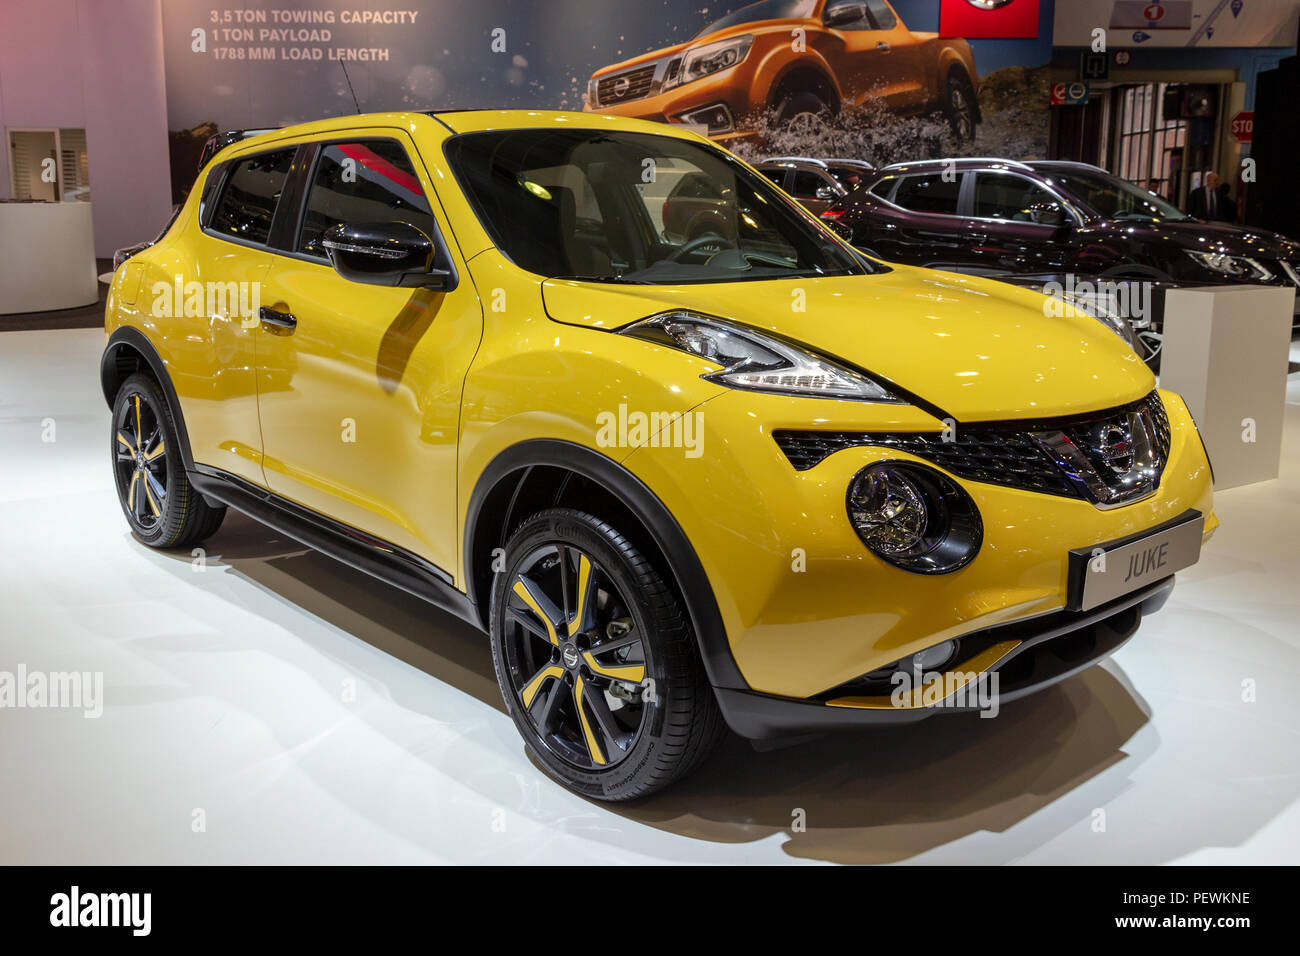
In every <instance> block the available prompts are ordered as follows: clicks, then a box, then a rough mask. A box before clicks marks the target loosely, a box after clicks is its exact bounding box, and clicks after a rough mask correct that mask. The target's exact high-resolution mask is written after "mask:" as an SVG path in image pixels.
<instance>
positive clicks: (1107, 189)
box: [1039, 167, 1191, 222]
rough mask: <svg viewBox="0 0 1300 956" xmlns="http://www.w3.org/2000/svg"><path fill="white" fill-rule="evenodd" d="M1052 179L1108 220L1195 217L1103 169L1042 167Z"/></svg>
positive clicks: (1068, 193) (1058, 185) (1040, 170)
mask: <svg viewBox="0 0 1300 956" xmlns="http://www.w3.org/2000/svg"><path fill="white" fill-rule="evenodd" d="M1039 172H1041V173H1043V174H1044V175H1045V176H1046V178H1047V180H1048V182H1051V183H1055V184H1056V186H1057V187H1058V188H1059V189H1062V190H1064V191H1065V193H1066V195H1067V196H1073V197H1074V198H1075V199H1076V200H1077V201H1078V202H1080V203H1082V204H1083V205H1085V206H1087V207H1089V208H1090V209H1092V210H1093V211H1095V212H1096V213H1098V214H1099V215H1100V216H1101V217H1102V218H1104V219H1115V220H1119V221H1120V222H1123V221H1125V220H1129V221H1133V220H1137V221H1141V222H1178V221H1180V220H1183V219H1190V218H1191V216H1189V215H1187V213H1185V212H1183V211H1182V210H1181V209H1179V208H1178V207H1176V206H1172V205H1170V204H1169V203H1167V202H1165V201H1164V200H1163V199H1161V198H1160V197H1159V196H1156V195H1153V194H1152V193H1149V192H1147V191H1146V190H1145V189H1140V188H1139V187H1137V186H1134V185H1133V184H1132V183H1129V182H1126V181H1124V180H1123V179H1120V178H1119V177H1118V176H1112V175H1110V174H1109V173H1104V172H1102V171H1101V170H1096V171H1093V170H1077V171H1076V170H1073V169H1071V170H1060V169H1049V168H1042V167H1040V168H1039Z"/></svg>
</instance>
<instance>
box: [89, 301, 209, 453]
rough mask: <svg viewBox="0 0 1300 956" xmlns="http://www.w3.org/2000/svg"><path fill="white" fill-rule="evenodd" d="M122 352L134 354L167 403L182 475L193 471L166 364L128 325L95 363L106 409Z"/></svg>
mask: <svg viewBox="0 0 1300 956" xmlns="http://www.w3.org/2000/svg"><path fill="white" fill-rule="evenodd" d="M124 349H129V350H130V351H133V352H135V353H136V354H138V355H139V356H140V358H141V360H143V362H144V363H145V365H147V366H148V367H149V370H150V371H151V372H152V373H153V377H154V378H155V379H156V380H157V382H158V387H159V388H161V389H162V392H163V396H164V397H165V398H166V399H167V405H168V407H169V410H170V411H171V414H172V422H173V423H174V424H175V426H176V435H177V437H178V438H180V446H181V447H180V455H181V463H182V464H183V465H184V466H185V470H186V471H193V469H194V457H193V455H192V454H191V453H190V434H189V432H188V431H187V430H186V428H185V416H184V415H183V414H181V402H180V398H179V397H178V396H177V394H176V389H175V387H174V386H173V385H172V379H171V376H170V375H169V374H168V373H167V363H166V362H164V361H163V359H162V356H161V355H159V354H158V350H157V349H156V348H154V345H153V343H152V342H150V341H149V338H148V336H146V335H145V334H144V333H143V332H141V331H140V330H139V329H136V328H132V327H131V326H129V325H128V326H122V327H121V328H119V329H117V330H116V331H114V332H113V334H112V335H110V336H109V337H108V344H107V345H106V346H105V347H104V354H103V355H102V356H101V357H100V360H99V384H100V387H101V388H102V389H103V391H104V401H105V402H107V403H108V407H109V408H110V409H111V408H112V407H113V400H114V399H115V398H117V389H115V388H112V383H113V382H114V381H115V380H116V379H117V378H118V375H119V373H120V370H119V369H118V367H117V360H118V356H119V355H120V354H121V352H122V351H123V350H124Z"/></svg>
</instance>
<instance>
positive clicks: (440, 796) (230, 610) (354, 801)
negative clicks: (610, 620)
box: [0, 331, 1300, 864]
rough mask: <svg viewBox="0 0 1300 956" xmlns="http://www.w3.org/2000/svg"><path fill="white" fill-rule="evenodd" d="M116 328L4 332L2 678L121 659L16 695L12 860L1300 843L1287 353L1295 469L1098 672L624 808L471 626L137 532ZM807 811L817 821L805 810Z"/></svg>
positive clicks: (291, 565)
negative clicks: (537, 761) (86, 682)
mask: <svg viewBox="0 0 1300 956" xmlns="http://www.w3.org/2000/svg"><path fill="white" fill-rule="evenodd" d="M102 344H103V335H102V333H101V332H99V331H57V332H7V333H3V334H0V462H2V463H3V468H2V469H0V671H9V672H16V671H17V669H18V667H19V665H25V666H26V668H27V670H28V671H29V672H30V671H46V672H52V671H73V670H75V671H102V672H103V674H104V698H105V702H104V711H103V715H102V716H101V717H99V718H98V719H88V718H86V717H84V716H83V715H82V714H81V712H80V711H73V710H59V709H43V710H42V709H0V773H2V774H3V777H4V783H3V798H0V807H2V808H3V812H0V863H4V864H11V863H61V864H92V863H101V864H108V863H256V862H277V863H292V862H328V863H344V862H376V863H380V862H390V863H411V862H417V863H418V862H441V861H451V862H492V863H505V862H562V863H620V862H651V863H654V862H710V863H739V862H756V863H782V862H787V863H788V862H868V861H874V862H905V863H1053V864H1067V863H1189V862H1192V863H1241V862H1250V863H1265V862H1270V863H1284V862H1285V863H1291V862H1294V860H1295V858H1296V856H1297V852H1298V851H1300V807H1298V806H1297V797H1298V796H1300V627H1297V621H1300V373H1295V374H1293V375H1292V376H1291V379H1292V381H1291V385H1290V389H1289V401H1290V404H1289V406H1288V409H1287V430H1288V431H1287V445H1286V448H1285V453H1284V464H1283V471H1284V477H1283V478H1281V479H1279V480H1277V481H1273V482H1268V483H1265V484H1261V485H1256V486H1252V487H1247V488H1240V489H1236V490H1233V491H1228V492H1224V493H1223V494H1222V495H1221V496H1220V497H1219V498H1218V509H1219V515H1220V517H1221V518H1222V521H1223V527H1222V529H1221V530H1220V531H1219V532H1218V534H1217V535H1216V536H1215V537H1214V538H1213V540H1212V541H1211V542H1210V544H1209V545H1208V546H1207V550H1206V552H1205V554H1204V556H1203V559H1202V561H1201V563H1200V564H1199V565H1198V566H1197V567H1196V568H1194V569H1192V570H1191V571H1189V572H1187V573H1184V574H1182V575H1180V576H1179V577H1180V581H1179V585H1178V587H1177V588H1176V590H1175V592H1174V596H1173V598H1172V599H1171V601H1170V602H1169V604H1168V605H1167V606H1166V608H1165V609H1164V610H1163V611H1161V612H1160V613H1159V614H1157V615H1154V616H1153V617H1151V618H1149V619H1148V620H1147V621H1146V622H1145V623H1144V625H1143V627H1142V629H1141V630H1140V631H1139V632H1138V635H1137V636H1136V637H1135V638H1134V640H1133V641H1132V642H1131V643H1130V644H1129V645H1128V646H1127V647H1125V648H1124V649H1123V650H1122V651H1120V652H1119V654H1118V655H1116V657H1115V658H1114V659H1112V660H1110V661H1108V662H1106V663H1105V664H1104V665H1103V666H1101V667H1099V668H1094V669H1092V670H1091V671H1089V672H1087V673H1086V674H1085V675H1083V676H1080V677H1076V678H1074V679H1072V680H1070V681H1067V682H1066V683H1064V684H1062V685H1060V686H1058V687H1056V688H1053V689H1050V690H1048V691H1045V692H1043V693H1042V694H1039V695H1037V696H1035V697H1031V698H1029V699H1027V700H1025V701H1022V702H1019V703H1017V704H1011V705H1008V706H1007V707H1006V708H1005V709H1004V710H1003V712H1002V714H1001V716H1000V717H999V718H998V719H995V720H980V719H978V718H975V717H954V716H944V715H940V716H938V717H936V718H934V719H931V720H929V721H925V722H923V723H921V724H919V725H916V726H913V727H903V728H895V729H885V730H879V731H872V732H869V733H865V734H860V735H855V736H843V737H829V738H823V739H822V740H819V741H817V742H815V743H811V744H807V745H804V746H801V747H796V748H790V749H785V750H781V751H776V752H772V753H762V754H760V753H756V752H754V751H753V750H751V749H750V747H749V746H748V744H746V743H744V742H743V741H740V740H738V739H736V738H731V739H729V740H728V741H727V742H726V743H724V744H723V746H722V747H721V749H720V750H719V751H718V753H717V754H716V755H715V757H714V759H713V761H712V763H710V764H709V765H708V766H706V767H705V769H704V770H703V771H702V772H700V773H699V774H697V775H696V776H694V777H692V778H691V779H690V780H688V781H686V782H684V783H683V784H682V785H679V786H678V787H677V788H676V789H675V790H672V791H670V792H668V793H667V794H665V795H663V796H661V797H659V798H656V799H654V800H652V801H649V802H645V803H642V804H639V805H634V806H624V807H615V808H609V807H606V806H602V805H599V804H595V803H591V802H588V801H586V800H583V799H580V798H578V797H576V796H573V795H571V794H569V793H568V792H567V791H565V790H563V789H561V788H560V787H559V786H558V785H556V784H554V783H552V782H551V781H550V780H549V779H548V778H546V777H545V776H544V775H543V774H542V773H541V771H539V770H538V769H536V768H535V767H534V766H533V765H532V764H531V763H530V761H529V759H528V758H527V756H526V754H525V751H524V747H523V744H522V742H521V741H520V739H519V738H518V737H517V735H516V733H515V729H514V726H513V724H512V723H511V721H510V719H509V718H508V717H507V716H506V714H505V713H504V711H503V709H502V704H501V702H500V700H499V697H498V693H497V688H496V684H495V681H494V680H493V676H492V665H491V659H490V655H489V651H488V647H487V644H486V640H485V639H484V638H482V637H481V636H480V635H478V634H477V633H476V632H474V631H473V630H472V629H471V628H469V627H468V626H467V625H463V624H460V623H458V622H457V621H455V620H454V619H452V618H450V617H448V616H446V615H444V614H442V613H441V612H439V611H437V610H436V609H434V608H432V607H430V606H427V605H425V604H423V603H422V602H420V601H419V600H417V599H415V598H413V597H409V596H407V595H406V594H404V593H403V592H400V591H398V590H396V589H393V588H390V587H388V586H386V585H383V584H380V583H378V582H376V581H374V580H372V579H370V578H368V577H366V576H364V575H362V574H361V573H359V572H356V571H352V570H351V569H349V568H347V567H344V566H343V565H341V564H337V563H335V562H334V561H332V560H330V559H328V558H325V557H322V556H320V555H317V554H314V553H311V552H306V551H304V550H303V549H302V548H301V547H299V546H297V545H295V544H293V543H291V542H288V541H285V540H283V539H281V538H279V537H278V536H277V535H275V534H274V533H272V532H270V531H268V530H265V529H263V528H262V527H261V526H259V525H256V524H254V523H253V522H251V521H249V520H247V519H245V518H242V517H240V516H238V515H235V514H234V513H233V512H232V513H231V515H230V516H229V517H228V518H227V521H226V524H225V526H224V527H223V528H222V530H221V531H220V532H218V534H217V535H216V536H215V537H214V538H213V539H212V540H211V541H210V542H209V543H208V548H209V567H208V568H207V570H206V571H204V572H202V573H198V572H196V571H194V570H193V568H192V565H191V561H190V559H189V556H188V555H184V554H165V553H159V552H156V551H151V550H150V549H148V548H146V547H144V546H142V545H140V544H138V543H137V542H136V541H135V540H134V539H133V538H132V537H131V536H130V535H129V534H128V533H127V528H126V524H125V521H124V519H123V518H122V515H121V513H120V512H119V510H118V505H117V502H116V500H115V497H114V492H113V487H112V480H111V475H110V471H109V438H108V433H107V426H108V411H107V409H106V408H105V405H104V402H103V399H102V398H101V395H100V389H99V383H98V376H97V369H98V360H99V353H100V349H101V347H102ZM1298 351H1300V349H1297V348H1296V347H1295V346H1293V361H1294V360H1297V359H1300V356H1298V355H1297V354H1296V352H1298ZM47 419H48V420H52V421H53V423H54V427H55V429H56V431H55V436H54V437H55V441H53V442H45V441H42V433H43V430H45V428H46V425H47V422H46V420H47ZM1247 679H1250V680H1253V681H1255V683H1256V686H1257V689H1258V690H1257V700H1256V702H1253V703H1245V702H1243V701H1242V691H1241V687H1242V682H1243V680H1247ZM349 686H351V687H354V688H355V701H354V702H348V701H347V700H345V696H347V695H346V693H345V692H346V689H347V688H348V687H349ZM796 810H802V811H804V812H805V813H806V819H807V829H806V832H791V822H792V819H793V816H792V815H793V814H794V813H795V812H796ZM196 811H202V815H203V819H204V821H205V824H206V826H205V827H203V828H201V829H202V832H195V826H194V823H193V821H194V820H195V814H196ZM1098 811H1104V822H1105V829H1104V832H1097V829H1096V821H1097V820H1099V819H1100V818H1101V816H1100V814H1099V812H1098Z"/></svg>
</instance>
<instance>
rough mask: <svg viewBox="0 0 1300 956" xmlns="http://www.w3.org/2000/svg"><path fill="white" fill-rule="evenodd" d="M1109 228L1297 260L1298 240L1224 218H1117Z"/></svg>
mask: <svg viewBox="0 0 1300 956" xmlns="http://www.w3.org/2000/svg"><path fill="white" fill-rule="evenodd" d="M1110 225H1111V227H1112V228H1115V229H1118V230H1121V231H1123V232H1126V233H1128V234H1130V235H1131V236H1133V237H1134V238H1137V239H1142V240H1144V241H1159V240H1164V241H1166V242H1172V243H1174V244H1175V245H1177V246H1180V247H1182V248H1184V249H1193V250H1196V251H1198V252H1222V253H1226V254H1228V255H1233V256H1262V257H1264V258H1265V259H1297V260H1300V243H1298V242H1295V241H1294V240H1292V239H1288V238H1287V237H1286V236H1283V235H1281V234H1280V233H1276V232H1270V231H1269V230H1267V229H1256V228H1255V227H1254V226H1234V225H1233V224H1231V223H1225V222H1202V221H1201V220H1199V219H1193V220H1189V221H1187V222H1159V223H1151V222H1119V221H1112V222H1111V223H1110Z"/></svg>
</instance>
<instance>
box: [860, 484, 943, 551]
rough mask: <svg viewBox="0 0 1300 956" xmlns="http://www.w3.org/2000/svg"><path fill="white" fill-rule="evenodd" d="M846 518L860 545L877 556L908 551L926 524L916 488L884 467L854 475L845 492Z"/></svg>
mask: <svg viewBox="0 0 1300 956" xmlns="http://www.w3.org/2000/svg"><path fill="white" fill-rule="evenodd" d="M849 515H850V516H851V517H852V519H853V526H854V527H855V528H857V529H858V536H859V537H860V538H862V541H863V543H864V544H866V546H867V547H869V548H870V549H871V550H872V551H875V552H876V553H877V554H907V553H908V552H909V551H912V550H913V549H914V548H916V547H917V545H919V544H920V543H921V540H922V537H923V536H924V535H925V526H926V524H927V523H928V522H929V516H928V514H927V513H926V507H925V498H924V497H923V496H922V495H921V491H920V489H918V488H917V487H916V485H914V484H913V483H912V482H910V481H908V479H907V476H906V475H904V474H902V473H901V472H899V471H896V470H890V469H887V468H879V469H870V468H868V469H867V470H866V471H863V472H861V473H860V474H859V475H858V478H857V480H856V481H854V483H853V486H852V487H851V488H850V491H849Z"/></svg>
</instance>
